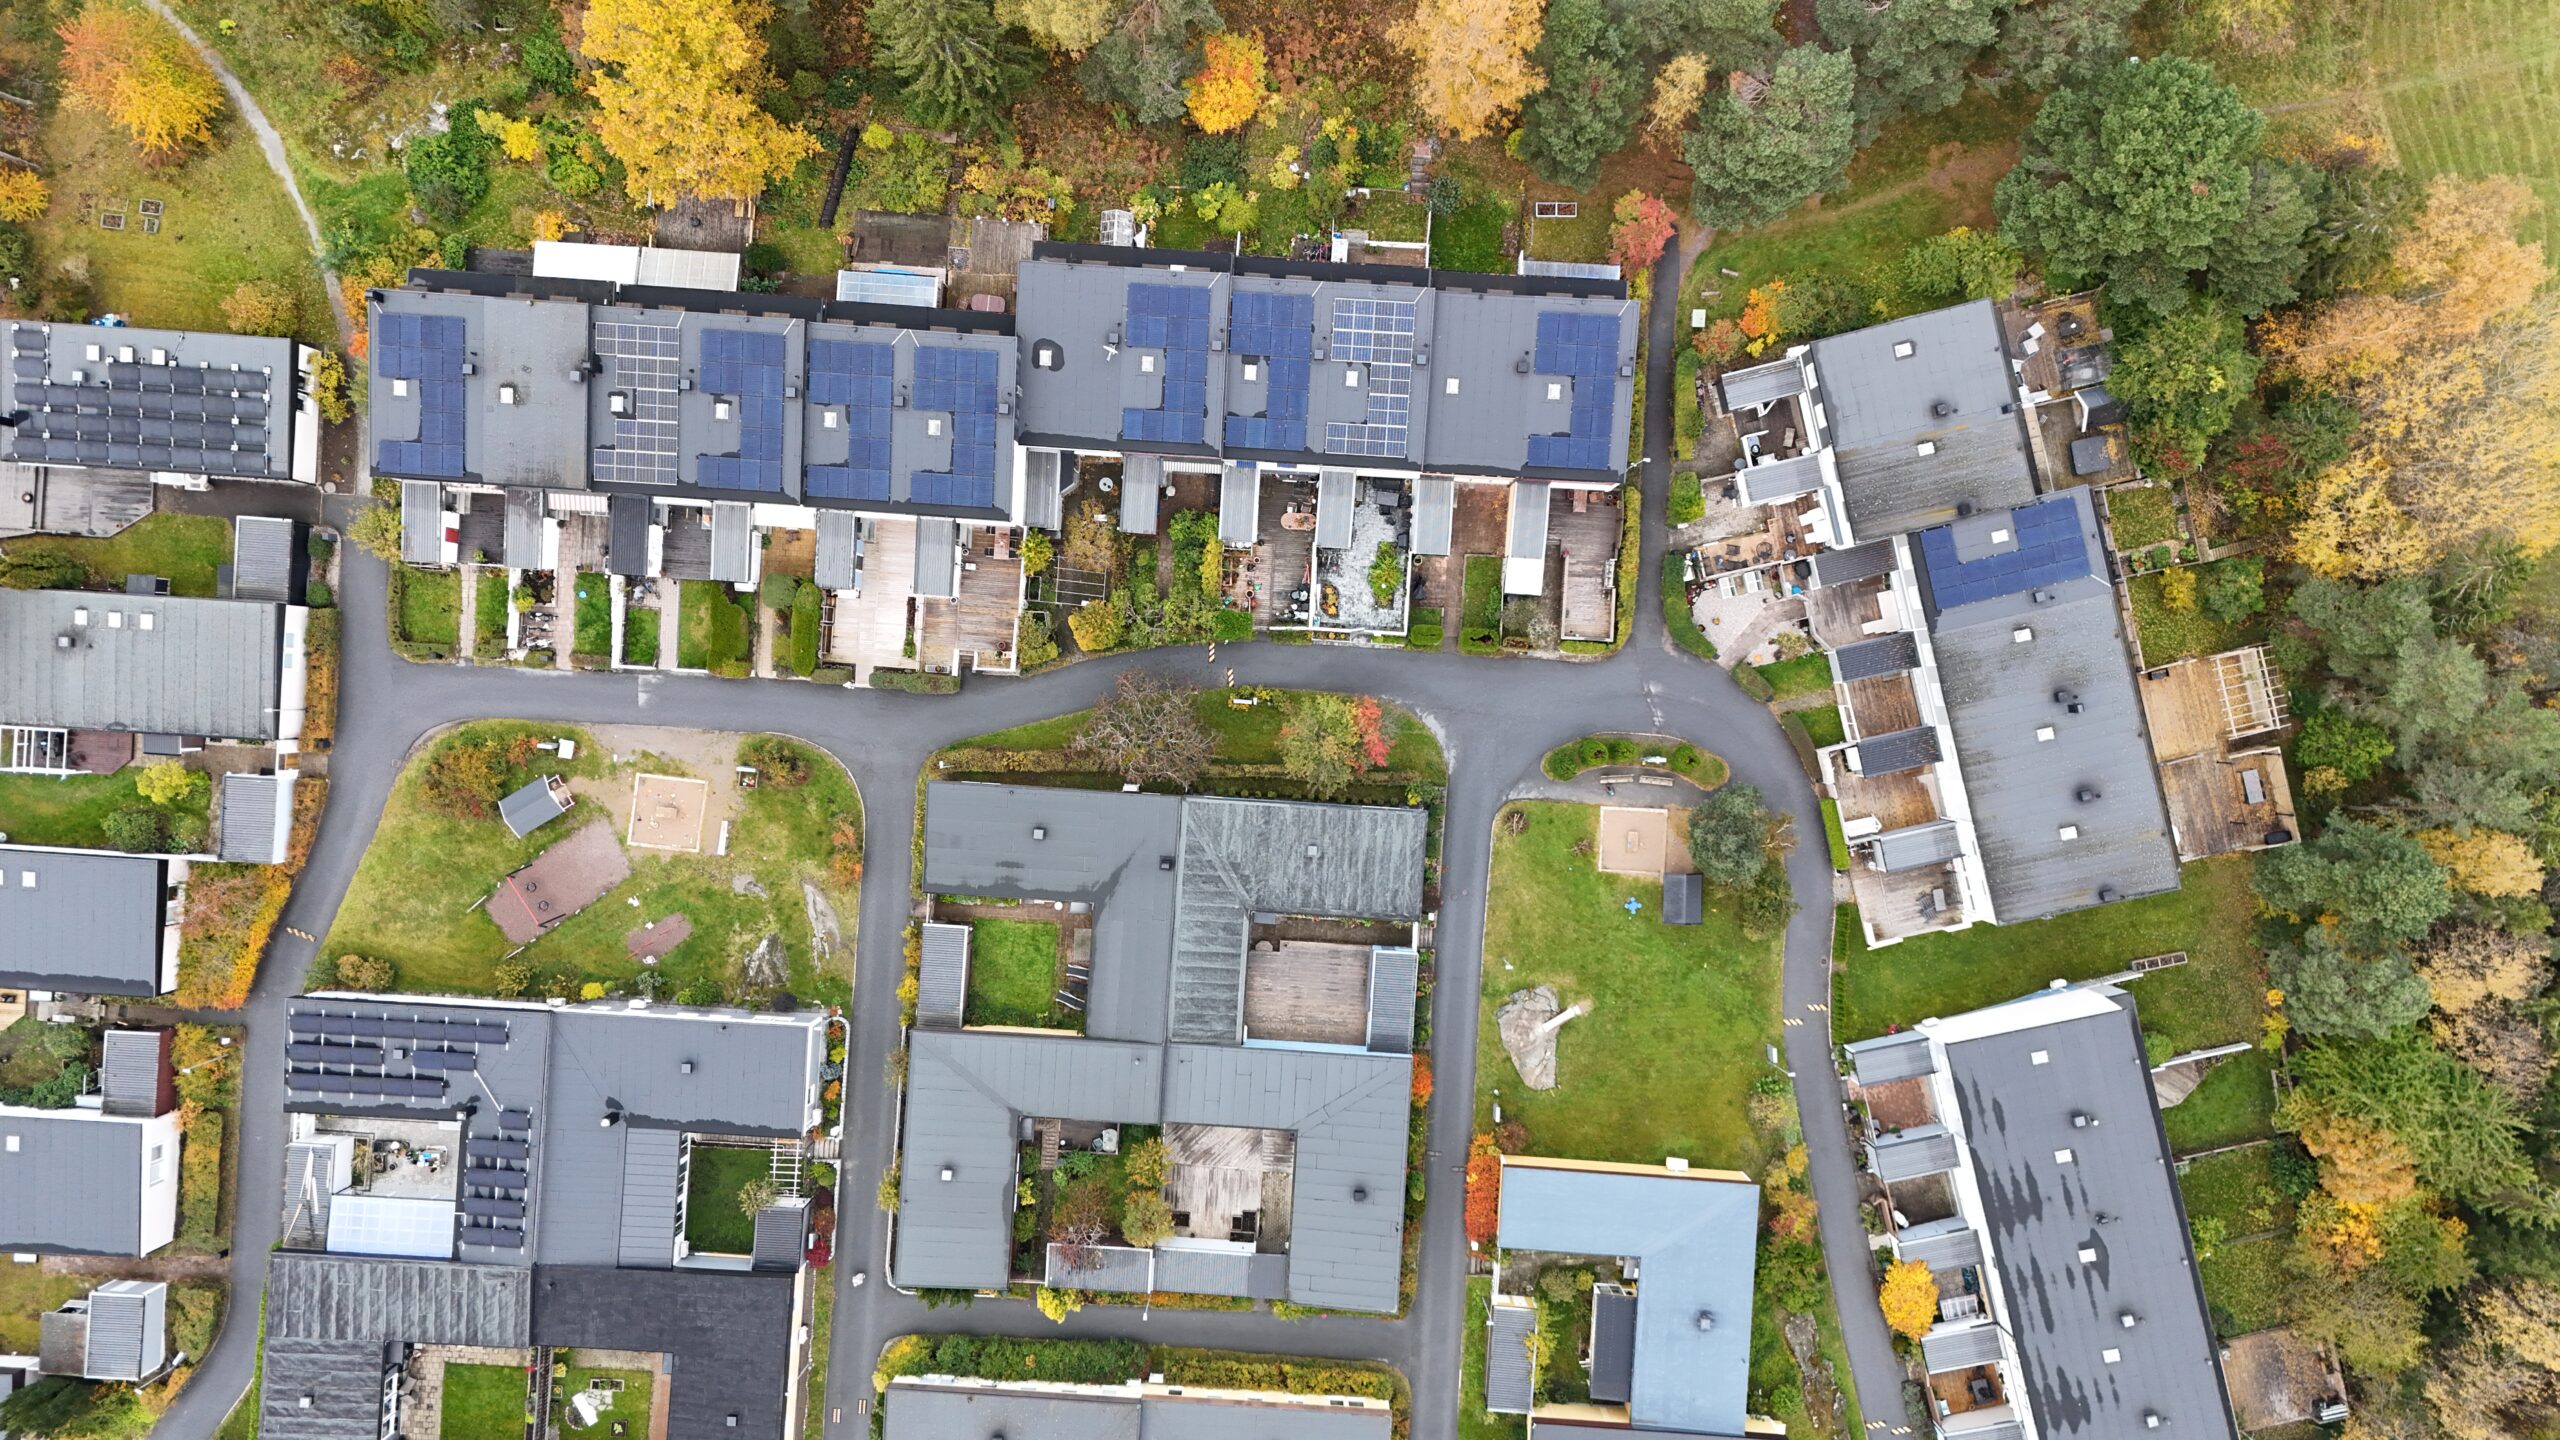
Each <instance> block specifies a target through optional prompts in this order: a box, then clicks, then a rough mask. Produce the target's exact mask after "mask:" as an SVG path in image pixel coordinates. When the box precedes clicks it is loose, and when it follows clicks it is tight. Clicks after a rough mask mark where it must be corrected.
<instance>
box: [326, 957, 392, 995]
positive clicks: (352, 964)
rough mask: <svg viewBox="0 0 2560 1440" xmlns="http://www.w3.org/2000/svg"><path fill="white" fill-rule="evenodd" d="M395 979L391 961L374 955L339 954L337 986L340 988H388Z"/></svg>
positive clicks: (373, 989)
mask: <svg viewBox="0 0 2560 1440" xmlns="http://www.w3.org/2000/svg"><path fill="white" fill-rule="evenodd" d="M396 979H397V971H396V970H395V968H394V967H393V965H392V963H391V962H390V961H388V960H385V959H382V958H381V957H379V956H374V955H341V956H339V957H338V988H339V989H341V990H366V991H382V990H389V989H391V988H392V986H393V984H394V983H395V981H396Z"/></svg>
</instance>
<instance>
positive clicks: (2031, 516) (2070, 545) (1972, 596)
mask: <svg viewBox="0 0 2560 1440" xmlns="http://www.w3.org/2000/svg"><path fill="white" fill-rule="evenodd" d="M2009 530H2010V533H2011V536H2012V538H2014V539H2015V540H2016V541H2017V544H2018V548H2017V549H2015V550H2004V551H2002V552H2001V553H1999V554H1997V555H1986V556H1984V557H1982V558H1981V559H1979V560H1963V559H1959V558H1957V555H1956V537H1955V531H1954V530H1953V529H1952V528H1951V527H1948V526H1944V525H1941V526H1939V527H1938V528H1937V529H1935V530H1924V531H1922V532H1921V533H1920V559H1921V563H1923V564H1925V565H1927V566H1928V567H1929V594H1930V596H1931V598H1932V599H1934V600H1935V601H1936V602H1937V606H1938V608H1939V609H1940V610H1952V609H1954V608H1956V607H1957V606H1959V605H1970V604H1972V603H1973V602H1974V601H1977V600H1997V599H1999V598H2001V597H2003V596H2006V595H2020V594H2024V593H2025V592H2027V591H2029V590H2034V589H2037V588H2040V587H2042V586H2046V585H2059V584H2061V583H2063V582H2064V581H2066V580H2077V579H2079V578H2081V577H2082V576H2084V575H2094V574H2096V573H2097V569H2096V566H2095V564H2094V563H2093V561H2092V560H2091V557H2090V554H2089V546H2088V543H2087V542H2086V541H2085V540H2084V539H2083V538H2082V536H2081V534H2080V515H2079V511H2078V509H2077V508H2076V507H2075V506H2073V505H2072V503H2071V499H2070V497H2069V496H2057V497H2056V498H2054V499H2051V500H2043V501H2038V502H2037V503H2035V504H2033V505H2028V506H2025V507H2023V508H2021V509H2017V510H2012V511H2010V512H2009Z"/></svg>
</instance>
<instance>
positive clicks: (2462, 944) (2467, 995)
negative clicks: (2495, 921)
mask: <svg viewBox="0 0 2560 1440" xmlns="http://www.w3.org/2000/svg"><path fill="white" fill-rule="evenodd" d="M2418 973H2419V974H2420V975H2422V976H2424V977H2425V978H2426V982H2427V989H2428V991H2429V993H2430V994H2431V995H2433V997H2434V999H2435V1005H2436V1008H2437V1009H2439V1010H2442V1011H2444V1012H2446V1013H2447V1014H2457V1015H2458V1014H2461V1013H2462V1012H2464V1011H2466V1010H2470V1009H2473V1008H2475V1007H2477V1006H2481V1005H2488V1004H2499V1003H2503V1002H2507V1001H2515V1000H2524V999H2529V998H2531V997H2532V996H2534V995H2536V994H2539V993H2540V992H2541V990H2542V988H2543V986H2545V985H2547V984H2549V983H2550V981H2551V942H2550V940H2549V939H2548V938H2546V937H2543V936H2539V935H2516V934H2512V933H2510V932H2508V931H2505V930H2500V929H2496V928H2494V927H2492V926H2487V925H2452V926H2447V927H2446V928H2444V929H2442V930H2439V931H2437V932H2436V933H2435V934H2434V935H2432V936H2430V937H2428V939H2427V941H2426V943H2425V944H2423V945H2421V946H2419V947H2418Z"/></svg>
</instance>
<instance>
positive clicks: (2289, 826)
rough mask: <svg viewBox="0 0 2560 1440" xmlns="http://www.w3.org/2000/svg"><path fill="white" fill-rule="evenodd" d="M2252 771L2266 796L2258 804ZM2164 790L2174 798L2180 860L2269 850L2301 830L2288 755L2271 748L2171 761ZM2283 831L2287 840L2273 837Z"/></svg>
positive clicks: (2172, 805) (2171, 808) (2165, 769)
mask: <svg viewBox="0 0 2560 1440" xmlns="http://www.w3.org/2000/svg"><path fill="white" fill-rule="evenodd" d="M2252 772H2254V773H2255V774H2256V775H2257V777H2258V789H2259V795H2260V797H2261V798H2260V799H2259V800H2258V801H2257V802H2256V803H2254V804H2253V803H2251V802H2250V800H2249V795H2248V783H2249V782H2248V781H2247V779H2246V778H2245V777H2246V776H2247V775H2248V774H2250V773H2252ZM2160 788H2161V789H2162V790H2163V791H2165V792H2167V794H2168V797H2169V825H2170V827H2171V828H2172V829H2173V830H2175V831H2176V832H2177V836H2178V858H2179V859H2181V860H2201V859H2203V858H2205V857H2206V856H2208V855H2228V854H2230V853H2232V852H2233V851H2237V850H2264V849H2266V848H2268V847H2269V846H2270V845H2271V844H2273V845H2281V844H2286V843H2289V842H2290V840H2291V838H2292V837H2293V836H2295V835H2298V834H2300V833H2301V824H2300V822H2299V821H2297V820H2296V819H2295V818H2294V810H2293V785H2292V782H2291V781H2290V780H2288V779H2287V778H2286V776H2285V770H2284V756H2283V755H2281V754H2279V753H2278V752H2276V751H2274V750H2272V749H2269V750H2254V751H2249V752H2245V753H2243V754H2239V755H2230V756H2221V755H2191V756H2189V757H2187V758H2186V759H2183V760H2177V761H2172V762H2171V763H2169V764H2166V765H2163V766H2161V767H2160ZM2279 832H2281V833H2282V834H2283V835H2284V836H2285V837H2286V838H2285V839H2284V840H2270V839H2269V837H2270V836H2271V835H2274V834H2277V833H2279Z"/></svg>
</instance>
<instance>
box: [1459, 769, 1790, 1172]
mask: <svg viewBox="0 0 2560 1440" xmlns="http://www.w3.org/2000/svg"><path fill="white" fill-rule="evenodd" d="M1510 809H1516V810H1519V811H1521V812H1523V813H1525V814H1526V815H1527V816H1528V828H1527V829H1526V830H1525V831H1523V832H1522V833H1520V834H1518V835H1513V834H1511V833H1509V828H1508V824H1507V822H1498V823H1497V824H1496V826H1495V830H1494V842H1493V883H1492V886H1491V889H1490V892H1489V893H1490V894H1491V896H1492V901H1491V904H1490V906H1489V908H1488V913H1487V915H1486V921H1485V948H1484V956H1485V963H1484V981H1483V985H1484V989H1483V1001H1482V1004H1481V1006H1480V1007H1479V1012H1480V1013H1479V1014H1478V1017H1477V1032H1478V1043H1479V1045H1480V1047H1481V1048H1480V1050H1479V1051H1478V1053H1479V1054H1480V1055H1482V1056H1483V1057H1484V1059H1483V1061H1482V1063H1480V1064H1479V1065H1478V1066H1477V1067H1476V1117H1477V1124H1478V1128H1479V1129H1484V1128H1489V1127H1490V1125H1491V1123H1492V1109H1493V1103H1494V1093H1493V1092H1494V1091H1495V1090H1497V1089H1498V1090H1500V1091H1501V1102H1502V1112H1503V1118H1504V1119H1505V1120H1517V1121H1519V1122H1521V1123H1522V1124H1525V1125H1526V1126H1528V1128H1529V1149H1530V1151H1531V1153H1533V1154H1541V1155H1557V1156H1567V1157H1571V1158H1577V1159H1585V1160H1623V1161H1633V1162H1640V1163H1646V1164H1659V1163H1660V1162H1661V1161H1662V1159H1663V1157H1665V1156H1667V1155H1679V1156H1684V1157H1686V1158H1687V1159H1689V1161H1690V1162H1691V1163H1693V1164H1697V1165H1703V1166H1713V1167H1720V1168H1724V1169H1734V1170H1743V1171H1747V1172H1749V1173H1752V1174H1755V1175H1756V1174H1758V1173H1759V1172H1760V1170H1761V1168H1762V1165H1763V1162H1764V1161H1766V1160H1767V1158H1768V1157H1767V1156H1766V1155H1765V1154H1764V1153H1763V1152H1762V1149H1761V1142H1760V1140H1759V1138H1758V1137H1756V1136H1755V1135H1754V1134H1753V1133H1752V1130H1751V1126H1750V1123H1749V1121H1748V1120H1746V1119H1745V1118H1744V1114H1743V1102H1744V1099H1745V1098H1746V1096H1747V1095H1748V1093H1749V1091H1750V1086H1751V1082H1752V1081H1754V1080H1756V1079H1758V1078H1759V1077H1760V1076H1761V1075H1763V1074H1765V1073H1767V1070H1768V1063H1767V1061H1766V1060H1765V1059H1764V1058H1763V1046H1765V1045H1766V1044H1767V1043H1769V1042H1771V1041H1774V1040H1775V1039H1777V1036H1778V1019H1777V1008H1778V951H1777V944H1776V942H1775V941H1774V940H1764V941H1748V940H1745V939H1743V938H1742V935H1741V931H1740V929H1739V928H1738V927H1737V926H1736V925H1735V923H1734V921H1733V919H1732V917H1731V913H1730V906H1728V905H1726V904H1723V903H1721V902H1719V900H1718V899H1717V897H1715V896H1709V897H1708V909H1707V917H1706V923H1705V924H1703V925H1699V926H1694V927H1689V926H1682V927H1672V926H1666V925H1664V924H1663V923H1662V919H1661V916H1662V909H1661V905H1662V885H1661V882H1659V881H1656V880H1642V879H1637V878H1634V877H1631V876H1624V875H1603V874H1601V873H1600V872H1599V871H1598V870H1596V869H1594V868H1593V867H1592V863H1591V861H1590V859H1589V858H1588V857H1585V856H1581V855H1577V854H1575V853H1574V846H1575V845H1577V844H1581V843H1585V842H1588V841H1590V840H1591V838H1592V834H1593V826H1594V824H1595V811H1594V810H1593V808H1592V807H1590V806H1587V805H1567V804H1559V803H1552V802H1537V803H1528V804H1522V805H1518V806H1513V807H1510ZM1505 813H1506V814H1508V813H1509V810H1506V812H1505ZM1630 896H1632V897H1633V898H1635V899H1637V900H1639V901H1641V902H1643V905H1644V909H1643V911H1642V912H1640V913H1639V914H1636V915H1633V916H1630V915H1628V914H1627V913H1626V911H1625V910H1624V908H1623V906H1624V903H1625V901H1626V900H1627V899H1628V898H1629V897H1630ZM1542 983H1543V984H1550V985H1553V986H1554V987H1555V988H1556V994H1557V996H1558V998H1559V999H1560V1000H1562V1001H1563V1003H1565V1004H1567V1005H1571V1004H1573V1003H1574V1002H1576V1001H1586V1002H1589V1003H1590V1005H1591V1006H1592V1010H1591V1013H1589V1014H1586V1015H1584V1016H1583V1017H1582V1018H1580V1019H1578V1020H1575V1021H1573V1022H1572V1023H1570V1024H1568V1025H1566V1026H1565V1028H1564V1030H1563V1031H1562V1032H1561V1034H1560V1035H1559V1037H1558V1047H1557V1064H1556V1069H1557V1081H1558V1083H1557V1086H1556V1088H1555V1089H1553V1090H1549V1091H1544V1092H1540V1091H1533V1090H1531V1089H1529V1088H1528V1087H1526V1086H1524V1085H1522V1084H1521V1083H1520V1079H1519V1076H1518V1075H1517V1074H1516V1073H1515V1072H1514V1071H1513V1070H1512V1068H1511V1064H1510V1061H1509V1060H1508V1059H1507V1058H1506V1057H1505V1056H1504V1054H1503V1051H1502V1042H1501V1039H1500V1037H1499V1036H1498V1035H1497V1034H1496V1032H1495V1029H1494V1010H1495V1007H1497V1006H1498V1005H1500V1004H1501V1003H1502V1000H1503V997H1504V996H1506V995H1508V994H1510V993H1511V992H1512V991H1514V990H1524V989H1527V988H1529V987H1530V986H1533V985H1538V984H1542Z"/></svg>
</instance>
